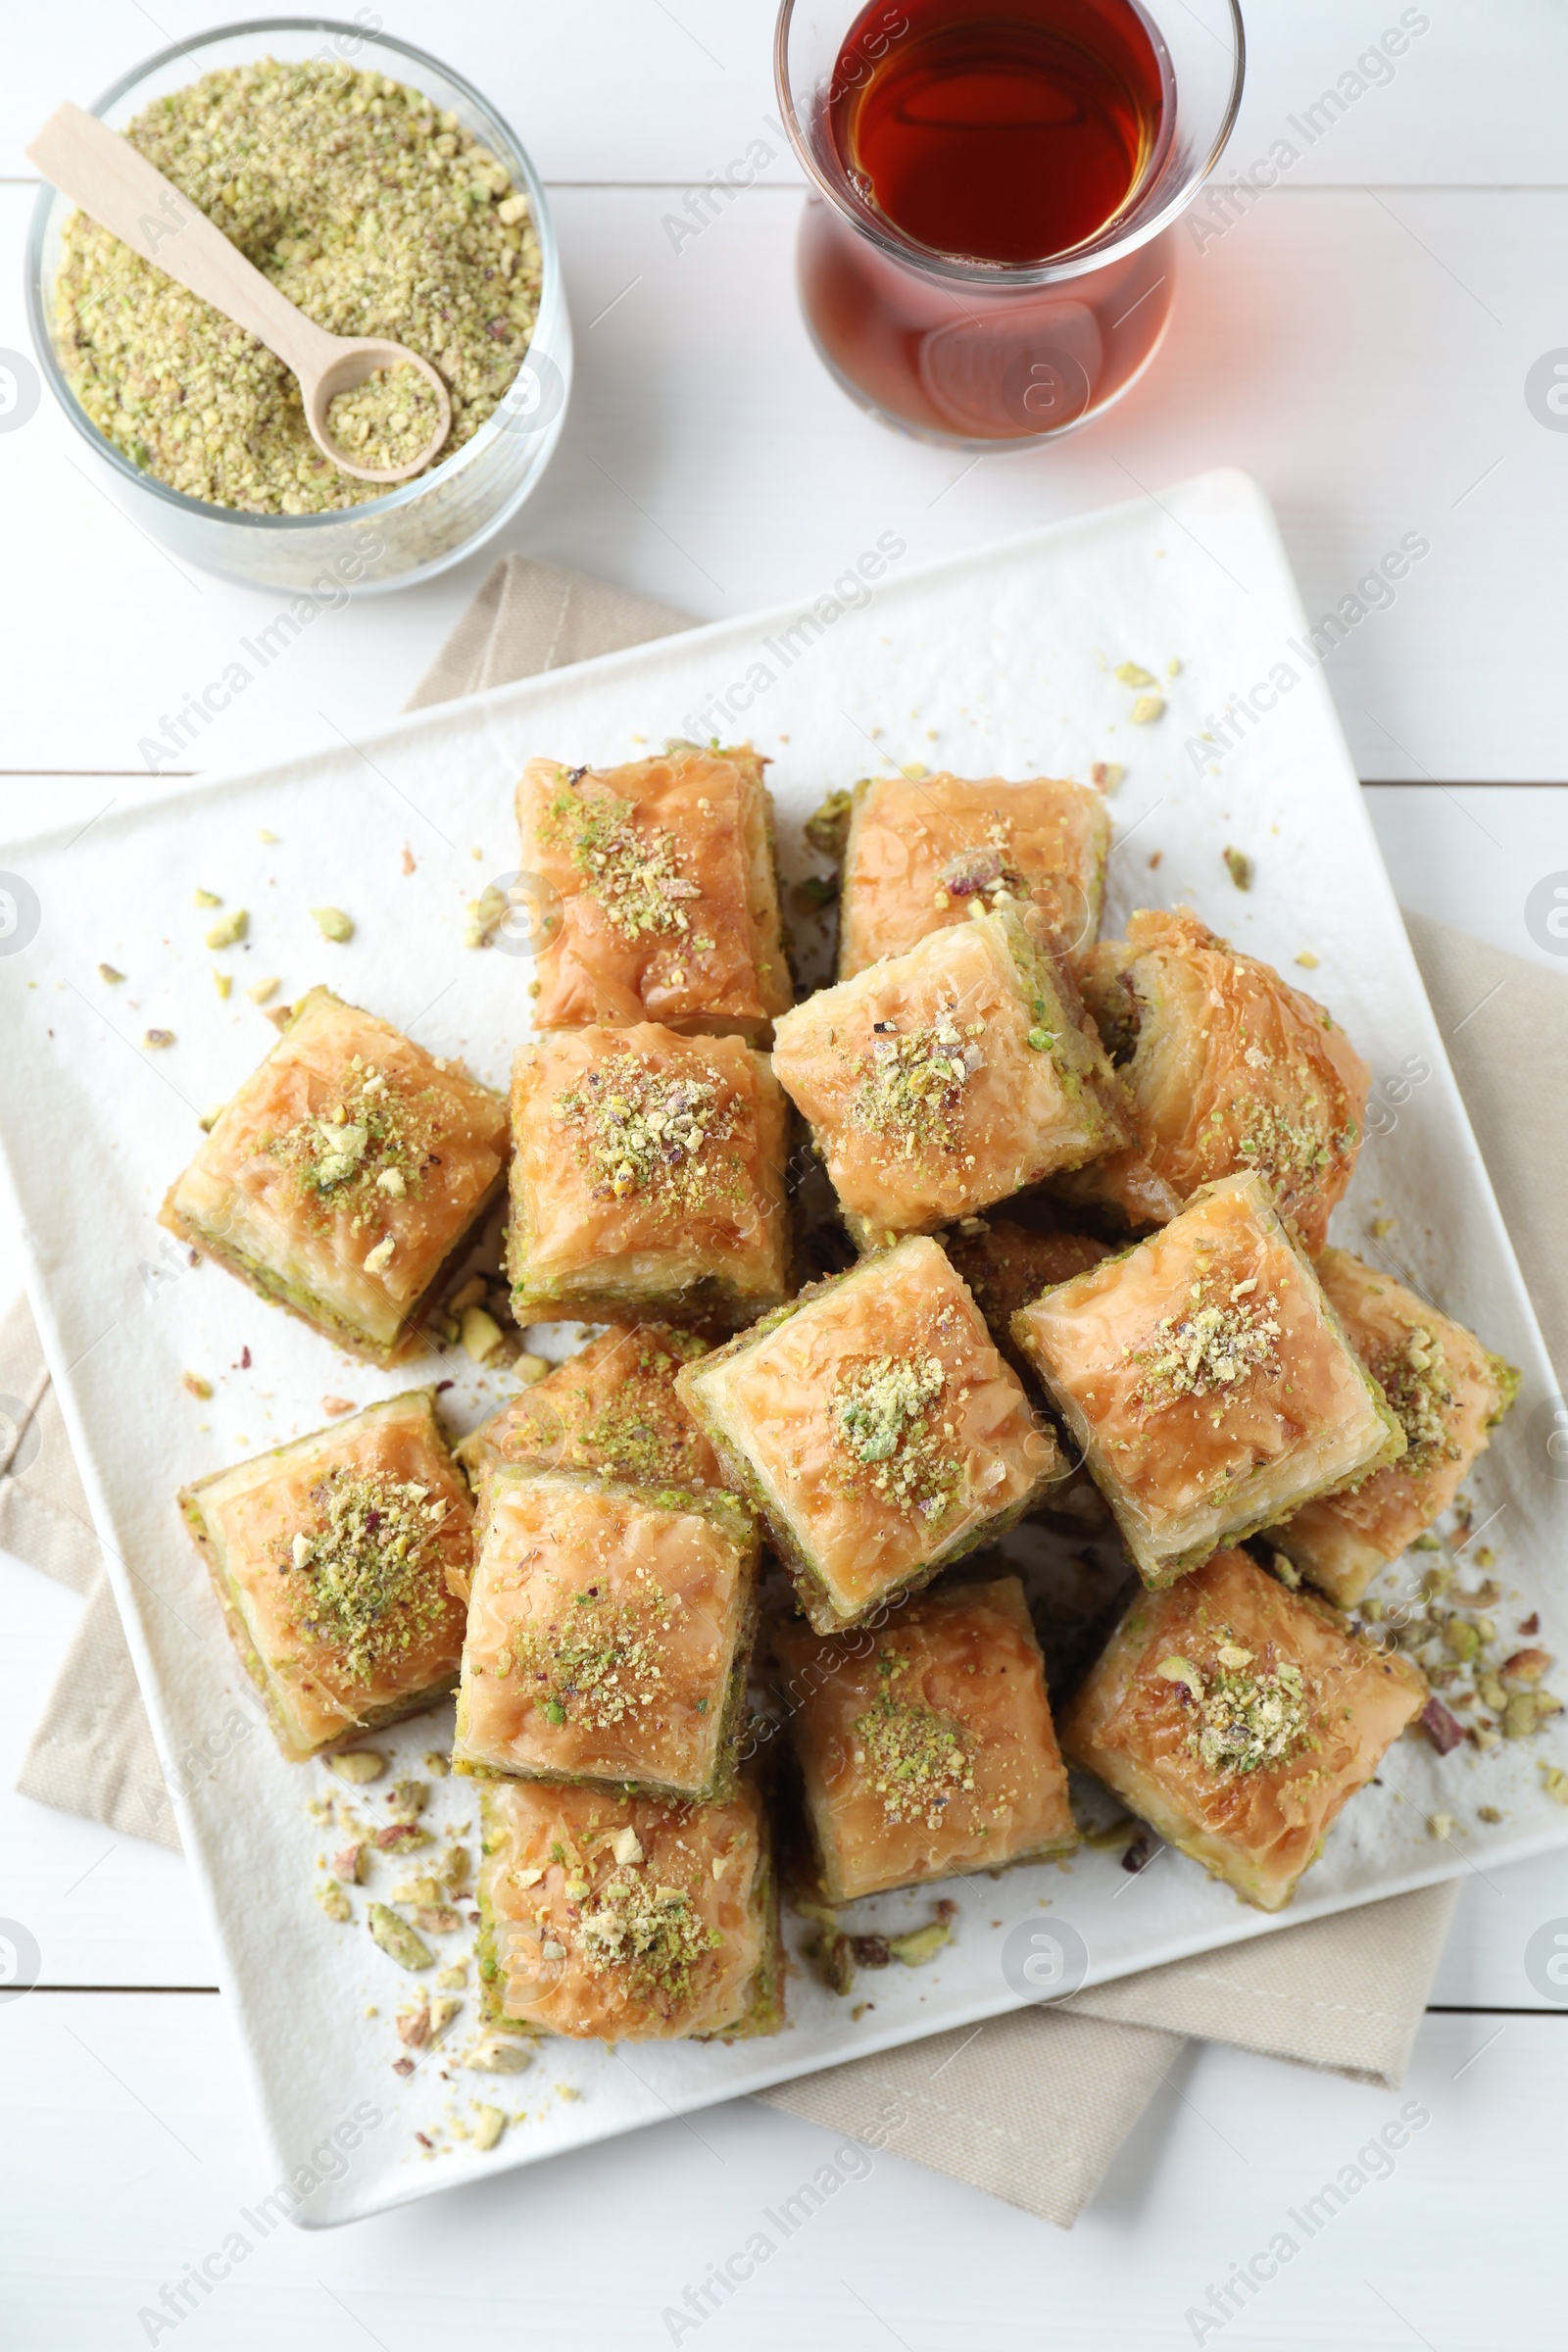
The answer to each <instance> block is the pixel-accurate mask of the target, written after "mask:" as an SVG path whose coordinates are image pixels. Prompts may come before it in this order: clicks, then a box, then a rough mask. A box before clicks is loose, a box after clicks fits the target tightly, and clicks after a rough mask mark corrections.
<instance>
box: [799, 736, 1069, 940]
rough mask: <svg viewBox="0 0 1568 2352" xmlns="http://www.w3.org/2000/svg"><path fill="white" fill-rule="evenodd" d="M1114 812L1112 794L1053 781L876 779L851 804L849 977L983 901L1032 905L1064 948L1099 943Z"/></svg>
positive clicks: (844, 933) (844, 932) (846, 927)
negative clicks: (1108, 803) (1107, 803)
mask: <svg viewBox="0 0 1568 2352" xmlns="http://www.w3.org/2000/svg"><path fill="white" fill-rule="evenodd" d="M1109 848H1110V812H1109V810H1108V809H1107V808H1106V806H1105V802H1104V797H1103V794H1101V793H1098V792H1094V791H1091V790H1090V788H1089V787H1088V786H1087V785H1085V784H1068V783H1063V782H1060V781H1058V780H1057V779H1056V778H1055V777H1054V776H1031V777H1029V778H1027V779H1026V780H1025V781H1023V782H1020V783H1016V784H1009V783H1007V782H1005V780H1004V779H1003V778H1002V777H1001V776H988V777H986V778H985V779H984V780H983V781H981V782H978V783H970V782H966V781H965V780H964V779H963V778H962V777H959V776H949V775H940V776H925V777H922V778H921V779H920V780H919V782H917V783H916V782H911V781H910V780H909V779H908V778H907V777H905V776H877V777H874V778H871V779H869V780H867V781H866V782H864V783H860V784H857V786H856V787H855V790H854V793H853V794H852V795H851V800H850V818H849V833H848V838H847V840H846V843H845V849H844V866H843V873H844V880H843V890H842V900H841V911H840V928H839V978H840V979H841V980H852V979H853V978H854V977H855V975H856V973H857V972H860V971H863V970H864V969H865V967H866V965H867V964H870V963H876V962H878V961H880V959H881V958H882V957H883V956H903V955H906V954H907V952H908V950H909V949H910V948H912V947H915V946H916V945H917V944H918V943H919V941H921V940H922V939H924V938H926V936H927V935H928V934H929V933H930V932H932V931H940V930H942V929H943V928H944V927H945V926H946V925H947V924H949V923H960V922H962V921H964V920H965V918H966V917H967V915H968V914H969V912H970V910H971V908H972V907H976V906H980V907H997V906H998V905H1000V904H1001V903H1002V901H1004V900H1005V899H1010V900H1012V901H1013V902H1014V903H1018V902H1022V903H1023V904H1025V905H1032V906H1034V907H1036V908H1037V909H1038V910H1039V913H1040V915H1041V916H1042V917H1043V919H1044V921H1045V924H1046V926H1047V930H1048V933H1049V935H1050V936H1051V938H1052V939H1053V940H1054V942H1055V943H1056V945H1057V949H1058V952H1059V953H1061V954H1063V955H1065V956H1067V957H1068V958H1069V959H1070V960H1072V961H1073V962H1077V961H1079V960H1080V959H1081V958H1082V956H1084V955H1086V954H1087V953H1088V951H1089V950H1090V949H1091V948H1092V947H1093V946H1094V943H1095V937H1096V934H1097V932H1098V931H1099V928H1100V909H1101V903H1102V900H1103V896H1104V880H1105V858H1106V854H1107V852H1108V850H1109Z"/></svg>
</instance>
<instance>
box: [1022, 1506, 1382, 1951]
mask: <svg viewBox="0 0 1568 2352" xmlns="http://www.w3.org/2000/svg"><path fill="white" fill-rule="evenodd" d="M1427 1695H1428V1693H1427V1686H1426V1679H1425V1677H1424V1676H1423V1675H1422V1674H1421V1673H1420V1671H1419V1669H1418V1668H1416V1667H1415V1666H1413V1665H1412V1664H1411V1663H1410V1661H1409V1660H1408V1659H1407V1658H1403V1657H1400V1656H1399V1654H1398V1653H1397V1651H1394V1652H1387V1653H1386V1652H1384V1651H1383V1650H1381V1649H1379V1648H1376V1647H1374V1646H1373V1645H1372V1644H1370V1643H1369V1642H1366V1641H1364V1640H1360V1639H1357V1637H1356V1636H1354V1635H1352V1634H1351V1633H1350V1632H1349V1630H1348V1627H1347V1626H1346V1624H1345V1622H1344V1620H1343V1618H1341V1617H1340V1616H1339V1615H1338V1613H1337V1612H1336V1611H1335V1610H1334V1609H1332V1608H1331V1607H1330V1606H1329V1604H1328V1603H1327V1602H1326V1601H1321V1600H1318V1599H1316V1598H1315V1597H1314V1596H1312V1595H1310V1594H1307V1593H1289V1592H1287V1591H1286V1590H1285V1588H1284V1587H1283V1586H1282V1585H1280V1584H1277V1583H1276V1582H1275V1580H1274V1579H1273V1578H1272V1577H1271V1576H1268V1575H1266V1574H1265V1572H1264V1571H1263V1570H1262V1569H1261V1568H1259V1567H1258V1566H1257V1565H1256V1563H1255V1562H1254V1561H1252V1560H1250V1559H1249V1558H1248V1557H1247V1554H1246V1553H1245V1552H1240V1551H1221V1552H1216V1553H1215V1555H1214V1557H1213V1558H1212V1559H1211V1560H1209V1561H1208V1562H1207V1563H1206V1565H1205V1566H1203V1567H1201V1568H1200V1569H1198V1570H1197V1571H1196V1572H1195V1573H1194V1574H1193V1575H1192V1576H1186V1577H1183V1579H1182V1580H1181V1582H1180V1584H1176V1585H1172V1586H1171V1587H1170V1589H1169V1590H1168V1591H1167V1592H1164V1593H1145V1594H1142V1595H1140V1597H1139V1598H1138V1599H1137V1600H1135V1601H1134V1603H1133V1605H1132V1607H1131V1608H1130V1609H1129V1610H1128V1612H1127V1614H1126V1616H1125V1617H1124V1618H1123V1620H1122V1622H1121V1624H1120V1626H1119V1627H1118V1628H1117V1631H1116V1633H1115V1634H1114V1635H1113V1636H1112V1638H1111V1641H1110V1644H1109V1646H1108V1647H1107V1649H1106V1650H1105V1652H1104V1655H1103V1657H1102V1658H1101V1660H1100V1662H1099V1663H1098V1665H1096V1666H1095V1667H1094V1669H1093V1670H1092V1672H1091V1673H1090V1676H1089V1679H1088V1681H1087V1682H1086V1683H1085V1684H1084V1685H1083V1687H1082V1688H1081V1689H1080V1690H1079V1691H1078V1692H1077V1694H1076V1696H1075V1697H1074V1699H1073V1701H1072V1704H1071V1705H1070V1706H1069V1707H1068V1708H1067V1709H1066V1711H1065V1713H1064V1715H1063V1717H1062V1723H1061V1743H1062V1746H1063V1747H1064V1748H1065V1750H1066V1752H1067V1754H1068V1756H1069V1757H1070V1759H1071V1760H1072V1762H1074V1763H1075V1764H1081V1765H1083V1766H1084V1767H1085V1768H1086V1770H1088V1771H1090V1772H1093V1773H1097V1774H1098V1775H1099V1777H1100V1778H1101V1780H1103V1782H1104V1783H1105V1784H1106V1786H1107V1787H1108V1788H1110V1789H1114V1790H1115V1792H1116V1794H1117V1795H1118V1796H1119V1797H1120V1798H1121V1799H1122V1801H1123V1803H1124V1804H1127V1805H1129V1806H1131V1808H1132V1810H1133V1811H1134V1812H1135V1813H1136V1814H1137V1815H1138V1816H1139V1818H1140V1819H1141V1820H1143V1821H1147V1822H1148V1823H1149V1825H1150V1827H1151V1828H1152V1829H1153V1830H1154V1831H1156V1832H1157V1833H1158V1835H1159V1836H1160V1837H1161V1838H1164V1839H1165V1840H1166V1842H1167V1843H1168V1844H1170V1845H1174V1846H1176V1847H1178V1848H1179V1849H1180V1851H1181V1852H1182V1853H1184V1854H1190V1855H1191V1856H1192V1858H1193V1860H1194V1861H1195V1862H1201V1864H1202V1865H1203V1868H1204V1869H1205V1870H1206V1871H1208V1872H1209V1874H1210V1876H1211V1877H1213V1878H1217V1879H1223V1880H1225V1881H1226V1883H1227V1884H1228V1885H1229V1886H1231V1887H1235V1889H1236V1891H1237V1893H1238V1894H1239V1895H1240V1896H1241V1897H1242V1899H1243V1901H1244V1902H1249V1903H1254V1904H1256V1905H1257V1907H1258V1908H1259V1909H1260V1910H1263V1911H1278V1910H1281V1909H1282V1908H1283V1907H1284V1905H1285V1904H1286V1903H1288V1902H1289V1901H1290V1899H1291V1896H1292V1895H1293V1894H1294V1892H1295V1891H1296V1886H1297V1882H1298V1881H1299V1878H1300V1876H1301V1873H1302V1871H1304V1870H1305V1869H1306V1868H1307V1866H1308V1865H1309V1864H1310V1863H1312V1862H1315V1861H1316V1859H1317V1857H1318V1855H1319V1853H1320V1852H1321V1851H1322V1846H1323V1840H1324V1838H1325V1837H1326V1836H1327V1835H1328V1832H1329V1830H1330V1829H1331V1828H1332V1827H1333V1824H1334V1822H1335V1821H1336V1819H1337V1818H1338V1816H1339V1814H1340V1812H1341V1811H1342V1809H1343V1808H1344V1806H1345V1805H1346V1803H1347V1802H1348V1799H1349V1798H1350V1797H1351V1796H1353V1795H1354V1793H1355V1791H1356V1789H1361V1788H1364V1787H1365V1786H1366V1784H1367V1782H1368V1781H1369V1780H1370V1779H1371V1778H1372V1776H1373V1774H1374V1773H1375V1772H1376V1770H1377V1768H1378V1764H1379V1762H1380V1761H1381V1759H1382V1757H1383V1755H1384V1753H1385V1751H1386V1750H1387V1749H1388V1748H1389V1746H1390V1745H1391V1744H1392V1743H1393V1741H1394V1740H1397V1738H1398V1737H1399V1734H1400V1733H1401V1732H1402V1731H1403V1730H1404V1729H1405V1727H1406V1725H1407V1724H1408V1723H1410V1722H1411V1720H1412V1719H1413V1718H1414V1717H1415V1716H1417V1715H1419V1714H1420V1712H1421V1710H1422V1708H1423V1707H1424V1706H1425V1705H1426V1703H1427Z"/></svg>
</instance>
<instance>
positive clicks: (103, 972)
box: [98, 963, 125, 988]
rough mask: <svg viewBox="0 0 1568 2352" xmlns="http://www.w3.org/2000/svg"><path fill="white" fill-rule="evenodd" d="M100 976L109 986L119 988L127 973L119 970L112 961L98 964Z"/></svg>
mask: <svg viewBox="0 0 1568 2352" xmlns="http://www.w3.org/2000/svg"><path fill="white" fill-rule="evenodd" d="M98 977H99V979H100V980H102V981H103V983H104V985H105V986H106V987H107V988H118V987H119V986H120V984H121V982H122V981H123V979H124V977H125V975H124V973H123V972H117V971H116V969H115V967H114V965H113V964H112V963H101V964H100V965H99V966H98Z"/></svg>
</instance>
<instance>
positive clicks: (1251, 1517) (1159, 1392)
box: [1012, 1176, 1404, 1585]
mask: <svg viewBox="0 0 1568 2352" xmlns="http://www.w3.org/2000/svg"><path fill="white" fill-rule="evenodd" d="M1012 1333H1013V1338H1014V1339H1015V1340H1016V1341H1017V1343H1018V1346H1019V1347H1020V1348H1022V1349H1023V1351H1024V1353H1025V1355H1026V1356H1027V1357H1028V1358H1029V1361H1030V1363H1031V1364H1033V1366H1034V1368H1035V1370H1036V1372H1037V1373H1038V1374H1039V1376H1040V1380H1041V1382H1042V1384H1043V1386H1044V1388H1045V1390H1046V1393H1047V1395H1048V1396H1049V1397H1050V1398H1051V1400H1052V1402H1053V1403H1054V1405H1055V1407H1056V1409H1057V1410H1058V1412H1060V1414H1061V1415H1062V1417H1063V1419H1064V1420H1065V1421H1066V1423H1067V1426H1068V1428H1069V1430H1070V1431H1071V1433H1072V1435H1073V1437H1074V1438H1075V1439H1076V1440H1077V1442H1078V1444H1079V1446H1080V1447H1081V1448H1082V1450H1083V1455H1084V1460H1085V1462H1086V1465H1087V1467H1088V1470H1089V1473H1090V1476H1091V1477H1092V1478H1093V1479H1094V1481H1095V1484H1096V1485H1097V1486H1098V1487H1099V1489H1100V1491H1101V1493H1102V1494H1103V1495H1104V1497H1105V1499H1106V1501H1107V1502H1108V1503H1109V1504H1110V1507H1111V1509H1112V1511H1113V1512H1114V1513H1115V1515H1116V1521H1117V1524H1118V1526H1119V1527H1120V1529H1121V1532H1122V1537H1123V1540H1124V1541H1125V1543H1126V1544H1127V1548H1128V1550H1129V1551H1130V1552H1131V1553H1132V1556H1133V1559H1134V1560H1135V1561H1136V1563H1137V1565H1138V1569H1139V1572H1140V1574H1141V1575H1142V1577H1143V1579H1144V1582H1145V1583H1146V1584H1149V1585H1164V1584H1169V1583H1170V1581H1171V1579H1172V1578H1173V1577H1178V1576H1181V1575H1184V1574H1185V1573H1186V1572H1187V1571H1188V1570H1190V1569H1193V1568H1196V1567H1198V1566H1199V1565H1200V1564H1201V1562H1202V1561H1203V1560H1206V1559H1207V1557H1208V1555H1209V1553H1210V1552H1211V1551H1213V1550H1214V1549H1215V1548H1216V1546H1217V1545H1219V1544H1225V1543H1239V1542H1240V1541H1241V1540H1242V1538H1243V1537H1245V1536H1250V1535H1255V1534H1256V1532H1257V1530H1258V1529H1259V1528H1261V1527H1267V1526H1269V1525H1271V1524H1272V1523H1273V1522H1274V1521H1276V1520H1278V1519H1282V1518H1284V1517H1286V1516H1287V1515H1288V1513H1289V1512H1291V1511H1292V1510H1294V1509H1295V1508H1296V1507H1297V1506H1298V1505H1299V1504H1300V1503H1303V1502H1307V1501H1309V1500H1310V1499H1311V1498H1312V1497H1313V1496H1314V1495H1326V1494H1331V1493H1332V1492H1333V1491H1334V1489H1335V1488H1337V1487H1343V1486H1344V1485H1345V1484H1346V1483H1347V1481H1348V1480H1349V1479H1352V1478H1356V1477H1359V1476H1360V1475H1361V1474H1362V1473H1363V1472H1365V1471H1368V1470H1374V1469H1379V1468H1381V1467H1382V1465H1383V1464H1384V1463H1385V1462H1390V1461H1393V1460H1395V1459H1396V1458H1397V1456H1398V1455H1399V1454H1401V1453H1403V1451H1404V1432H1403V1431H1402V1430H1401V1429H1400V1427H1399V1424H1398V1422H1397V1420H1396V1418H1395V1416H1394V1414H1393V1413H1392V1412H1391V1411H1390V1409H1389V1406H1388V1405H1387V1403H1386V1402H1385V1401H1384V1397H1383V1392H1382V1390H1381V1389H1380V1388H1379V1387H1378V1385H1377V1382H1376V1381H1375V1380H1374V1379H1373V1378H1372V1376H1371V1374H1370V1373H1369V1372H1368V1371H1367V1369H1366V1367H1365V1366H1364V1365H1363V1364H1362V1362H1361V1360H1360V1358H1359V1356H1357V1354H1356V1353H1355V1350H1354V1348H1352V1347H1351V1346H1350V1343H1349V1341H1348V1338H1347V1337H1346V1333H1345V1328H1344V1326H1343V1324H1342V1323H1341V1322H1340V1319H1339V1317H1338V1315H1337V1314H1336V1313H1335V1311H1334V1309H1333V1307H1332V1306H1331V1305H1330V1303H1329V1301H1328V1299H1326V1298H1325V1297H1324V1295H1323V1289H1322V1285H1321V1284H1320V1283H1319V1281H1318V1279H1317V1276H1316V1275H1315V1274H1314V1273H1313V1271H1312V1268H1311V1266H1310V1264H1309V1263H1308V1262H1307V1260H1306V1258H1305V1257H1304V1256H1303V1254H1302V1253H1301V1251H1300V1250H1299V1248H1298V1247H1297V1245H1296V1244H1295V1242H1294V1241H1293V1239H1292V1237H1291V1235H1290V1234H1289V1233H1288V1231H1287V1230H1286V1228H1285V1225H1284V1223H1283V1222H1282V1220H1281V1218H1280V1217H1279V1215H1278V1213H1277V1212H1276V1210H1275V1207H1274V1204H1273V1201H1271V1199H1270V1197H1269V1191H1268V1187H1267V1186H1266V1185H1265V1184H1264V1183H1263V1181H1262V1179H1261V1178H1260V1177H1257V1176H1227V1177H1225V1178H1224V1179H1223V1180H1222V1181H1221V1182H1220V1183H1218V1184H1210V1185H1205V1186H1204V1187H1203V1188H1202V1189H1201V1191H1200V1192H1198V1193H1195V1195H1194V1196H1193V1198H1192V1200H1191V1201H1189V1202H1188V1204H1187V1206H1186V1208H1185V1209H1183V1211H1182V1213H1181V1214H1180V1216H1178V1217H1174V1218H1173V1219H1172V1220H1171V1222H1170V1223H1169V1224H1168V1225H1167V1226H1165V1227H1164V1229H1163V1231H1161V1232H1159V1233H1156V1234H1153V1235H1152V1236H1151V1237H1150V1239H1149V1240H1148V1241H1145V1242H1140V1243H1139V1244H1138V1245H1137V1246H1136V1248H1134V1249H1131V1250H1124V1251H1123V1252H1122V1254H1121V1255H1120V1256H1118V1257H1109V1258H1106V1259H1105V1260H1104V1262H1103V1264H1101V1265H1099V1266H1094V1267H1092V1268H1091V1269H1090V1271H1089V1272H1088V1273H1087V1274H1078V1275H1075V1276H1074V1277H1073V1279H1072V1280H1071V1281H1070V1282H1064V1283H1061V1284H1059V1285H1058V1286H1057V1287H1056V1289H1054V1290H1052V1291H1047V1292H1046V1294H1045V1295H1044V1297H1043V1298H1041V1299H1036V1301H1035V1302H1034V1304H1033V1305H1032V1306H1026V1307H1022V1308H1020V1310H1019V1312H1018V1313H1017V1314H1015V1315H1014V1316H1013V1318H1012Z"/></svg>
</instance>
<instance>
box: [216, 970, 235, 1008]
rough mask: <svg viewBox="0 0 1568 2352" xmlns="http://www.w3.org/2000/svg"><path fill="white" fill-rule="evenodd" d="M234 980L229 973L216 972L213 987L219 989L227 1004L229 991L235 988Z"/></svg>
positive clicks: (222, 998)
mask: <svg viewBox="0 0 1568 2352" xmlns="http://www.w3.org/2000/svg"><path fill="white" fill-rule="evenodd" d="M233 985H234V983H233V980H232V978H231V977H230V975H229V974H228V973H227V972H219V971H215V972H214V974H213V986H214V987H215V988H216V989H217V991H218V994H219V996H220V998H221V1000H222V1001H223V1002H224V1003H226V1002H227V1000H228V995H229V991H230V990H231V989H232V988H233Z"/></svg>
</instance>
